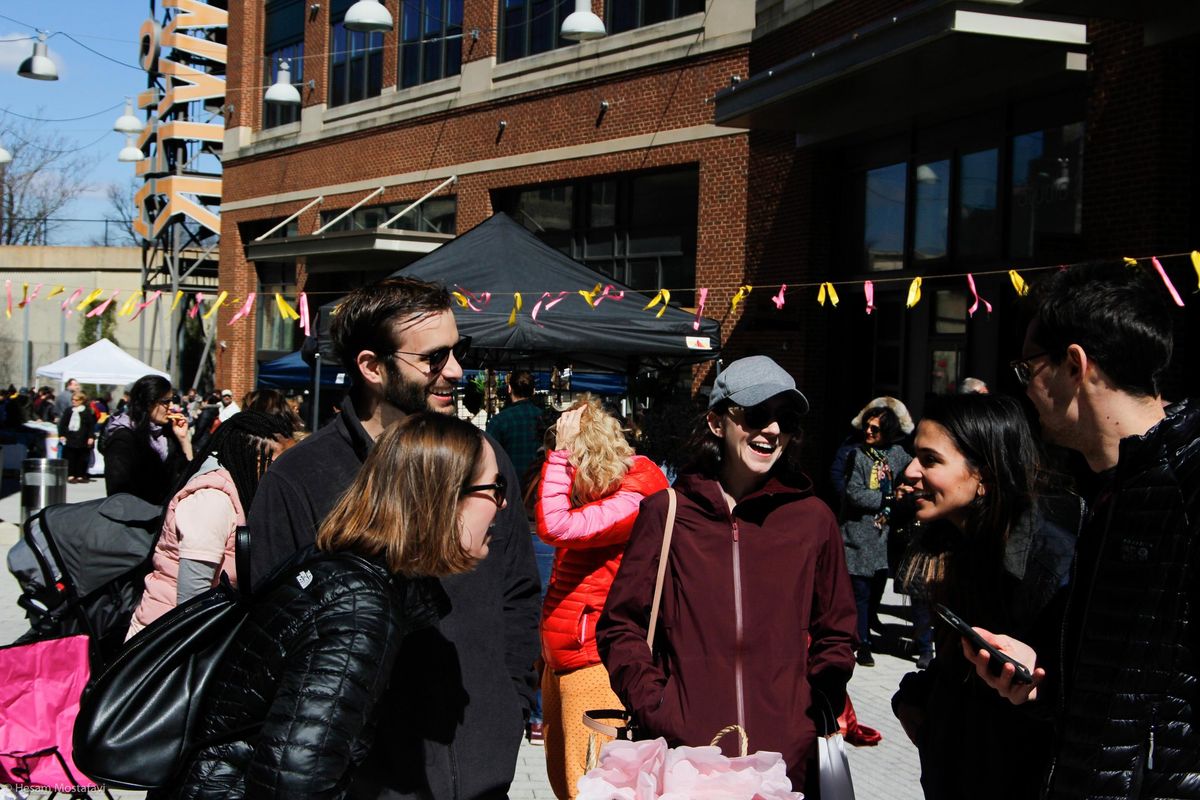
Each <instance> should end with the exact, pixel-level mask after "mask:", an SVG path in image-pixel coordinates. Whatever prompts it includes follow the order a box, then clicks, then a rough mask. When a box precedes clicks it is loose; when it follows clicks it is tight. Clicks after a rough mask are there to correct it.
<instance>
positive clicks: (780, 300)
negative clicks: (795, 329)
mask: <svg viewBox="0 0 1200 800" xmlns="http://www.w3.org/2000/svg"><path fill="white" fill-rule="evenodd" d="M786 291H787V284H786V283H782V284H780V285H779V294H777V295H775V296H774V297H772V298H771V302H772V303H774V304H775V308H776V310H779V311H782V310H783V304H784V303H786V302H787V300H786V299H785V298H784V296H783V294H784V292H786Z"/></svg>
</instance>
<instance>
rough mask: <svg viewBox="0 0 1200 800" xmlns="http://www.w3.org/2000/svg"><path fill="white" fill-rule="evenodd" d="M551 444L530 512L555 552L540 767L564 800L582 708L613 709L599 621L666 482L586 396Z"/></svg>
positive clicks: (574, 776)
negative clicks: (650, 504) (632, 539)
mask: <svg viewBox="0 0 1200 800" xmlns="http://www.w3.org/2000/svg"><path fill="white" fill-rule="evenodd" d="M551 447H552V449H549V451H548V452H547V454H546V463H545V465H544V466H543V467H542V472H541V481H540V483H539V485H538V487H537V493H538V501H537V507H536V509H535V515H536V518H537V533H538V536H539V537H541V539H542V541H544V542H546V543H547V544H550V545H553V546H554V547H555V550H556V553H555V557H554V572H553V574H552V575H551V578H550V585H549V587H548V588H547V589H546V600H545V603H544V604H543V606H542V626H541V627H542V658H543V659H544V660H545V662H546V669H545V672H544V673H543V675H542V713H543V719H544V722H545V744H546V773H547V775H548V776H549V778H550V786H551V788H552V789H553V790H554V794H555V795H556V796H557V797H559V798H560V800H566V798H571V797H574V796H575V793H576V784H578V782H579V778H580V777H582V775H583V772H584V765H585V763H586V761H587V749H588V731H587V729H586V728H585V727H584V726H583V722H582V718H583V712H584V711H588V710H590V709H600V708H618V707H619V706H620V701H619V700H618V699H617V698H616V696H614V695H613V692H612V688H611V687H610V686H609V682H608V673H607V672H606V671H605V670H604V666H603V665H602V664H601V663H600V655H599V653H598V652H597V651H596V620H597V619H598V618H599V617H600V611H601V609H603V608H604V601H605V599H606V598H607V597H608V589H609V586H611V585H612V581H613V578H614V576H616V574H617V567H618V566H619V565H620V563H621V553H623V552H624V550H625V543H626V542H627V541H628V540H629V533H630V531H631V530H632V529H633V523H634V520H636V519H637V516H638V507H639V505H640V504H641V502H642V500H643V499H644V498H646V497H648V496H650V495H652V494H654V493H655V492H658V491H660V490H662V489H665V488H667V479H666V478H665V477H663V474H662V471H661V470H659V468H658V467H657V466H655V465H654V462H652V461H651V460H650V459H648V458H644V457H642V456H636V455H634V453H633V448H632V447H630V446H629V444H628V443H627V442H626V441H625V436H624V434H623V432H622V431H621V423H620V422H618V421H617V419H616V417H614V416H613V415H612V414H609V413H608V412H606V411H605V410H604V408H603V407H602V406H601V405H600V402H599V401H598V400H596V399H594V398H592V397H589V396H586V395H585V396H584V399H582V400H580V401H579V402H577V403H576V404H575V405H574V406H572V407H571V408H570V409H568V410H567V411H566V412H565V413H564V414H563V415H562V416H561V417H559V418H558V423H557V424H556V426H555V429H554V441H553V444H552V445H551Z"/></svg>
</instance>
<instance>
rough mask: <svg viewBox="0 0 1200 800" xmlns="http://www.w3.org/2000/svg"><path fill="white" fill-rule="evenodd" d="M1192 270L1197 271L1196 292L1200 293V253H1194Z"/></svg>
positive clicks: (1195, 251) (1194, 251)
mask: <svg viewBox="0 0 1200 800" xmlns="http://www.w3.org/2000/svg"><path fill="white" fill-rule="evenodd" d="M1192 269H1194V270H1196V291H1200V251H1197V250H1193V251H1192Z"/></svg>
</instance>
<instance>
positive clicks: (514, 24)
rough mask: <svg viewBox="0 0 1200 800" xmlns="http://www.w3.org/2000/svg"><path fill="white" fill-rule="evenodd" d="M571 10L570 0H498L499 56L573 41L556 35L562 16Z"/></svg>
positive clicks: (524, 53)
mask: <svg viewBox="0 0 1200 800" xmlns="http://www.w3.org/2000/svg"><path fill="white" fill-rule="evenodd" d="M574 10H575V3H574V1H573V0H500V60H501V61H512V60H513V59H515V58H524V57H525V56H531V55H534V54H535V53H545V52H546V51H547V50H553V49H555V48H556V47H564V46H566V45H569V44H575V43H574V42H572V41H570V40H568V39H563V38H560V37H559V35H558V31H559V29H560V28H561V27H562V22H563V20H564V19H566V18H567V16H568V15H569V14H570V13H571V12H572V11H574Z"/></svg>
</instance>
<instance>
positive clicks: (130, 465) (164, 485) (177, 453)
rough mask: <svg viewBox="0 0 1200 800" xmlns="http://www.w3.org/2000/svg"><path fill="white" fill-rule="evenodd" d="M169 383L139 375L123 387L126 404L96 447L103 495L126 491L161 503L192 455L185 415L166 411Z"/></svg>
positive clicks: (171, 391) (168, 402) (110, 423)
mask: <svg viewBox="0 0 1200 800" xmlns="http://www.w3.org/2000/svg"><path fill="white" fill-rule="evenodd" d="M173 398H174V391H173V390H172V389H171V382H170V381H169V380H167V379H166V378H164V377H162V376H159V375H145V376H143V377H141V378H138V379H137V380H136V381H134V384H133V386H131V387H129V405H128V406H126V408H125V411H124V412H122V413H120V414H118V415H116V416H115V417H113V418H112V419H110V420H109V421H108V427H106V428H105V430H104V437H103V438H102V439H101V441H100V449H101V452H102V453H103V455H104V488H105V491H106V493H107V494H110V495H111V494H117V493H118V492H128V493H129V494H132V495H136V496H137V497H140V498H142V499H143V500H145V501H146V502H148V503H153V504H155V505H162V504H163V503H165V502H166V501H167V499H168V498H169V497H170V495H171V491H172V490H173V489H174V488H175V486H176V484H177V483H178V482H179V478H180V476H182V475H183V471H184V470H185V469H187V465H188V462H190V461H191V460H192V440H191V437H190V436H189V435H188V423H187V417H185V416H184V415H183V414H182V413H180V412H179V411H178V409H176V410H175V411H174V412H172V410H171V401H172V399H173Z"/></svg>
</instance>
